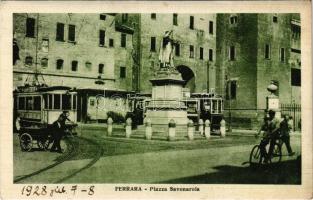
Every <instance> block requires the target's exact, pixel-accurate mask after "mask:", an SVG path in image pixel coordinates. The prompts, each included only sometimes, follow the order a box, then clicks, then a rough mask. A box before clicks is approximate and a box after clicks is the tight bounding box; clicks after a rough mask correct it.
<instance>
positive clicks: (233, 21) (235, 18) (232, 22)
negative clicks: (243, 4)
mask: <svg viewBox="0 0 313 200" xmlns="http://www.w3.org/2000/svg"><path fill="white" fill-rule="evenodd" d="M237 22H238V17H237V16H231V17H230V18H229V23H230V24H237Z"/></svg>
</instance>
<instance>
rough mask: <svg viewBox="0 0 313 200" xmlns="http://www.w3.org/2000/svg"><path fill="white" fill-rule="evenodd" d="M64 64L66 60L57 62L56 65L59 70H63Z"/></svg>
mask: <svg viewBox="0 0 313 200" xmlns="http://www.w3.org/2000/svg"><path fill="white" fill-rule="evenodd" d="M63 63H64V60H62V59H58V60H57V63H56V68H57V70H61V69H63Z"/></svg>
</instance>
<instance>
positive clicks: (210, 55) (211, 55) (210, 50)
mask: <svg viewBox="0 0 313 200" xmlns="http://www.w3.org/2000/svg"><path fill="white" fill-rule="evenodd" d="M209 61H213V49H209Z"/></svg>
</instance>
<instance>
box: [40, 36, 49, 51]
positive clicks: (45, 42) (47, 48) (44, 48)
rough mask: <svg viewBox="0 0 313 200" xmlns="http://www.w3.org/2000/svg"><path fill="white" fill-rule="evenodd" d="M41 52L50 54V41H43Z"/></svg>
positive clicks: (45, 39)
mask: <svg viewBox="0 0 313 200" xmlns="http://www.w3.org/2000/svg"><path fill="white" fill-rule="evenodd" d="M41 50H42V52H44V53H48V52H49V39H47V38H43V39H42V43H41Z"/></svg>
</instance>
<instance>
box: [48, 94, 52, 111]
mask: <svg viewBox="0 0 313 200" xmlns="http://www.w3.org/2000/svg"><path fill="white" fill-rule="evenodd" d="M48 100H49V109H52V94H48Z"/></svg>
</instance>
